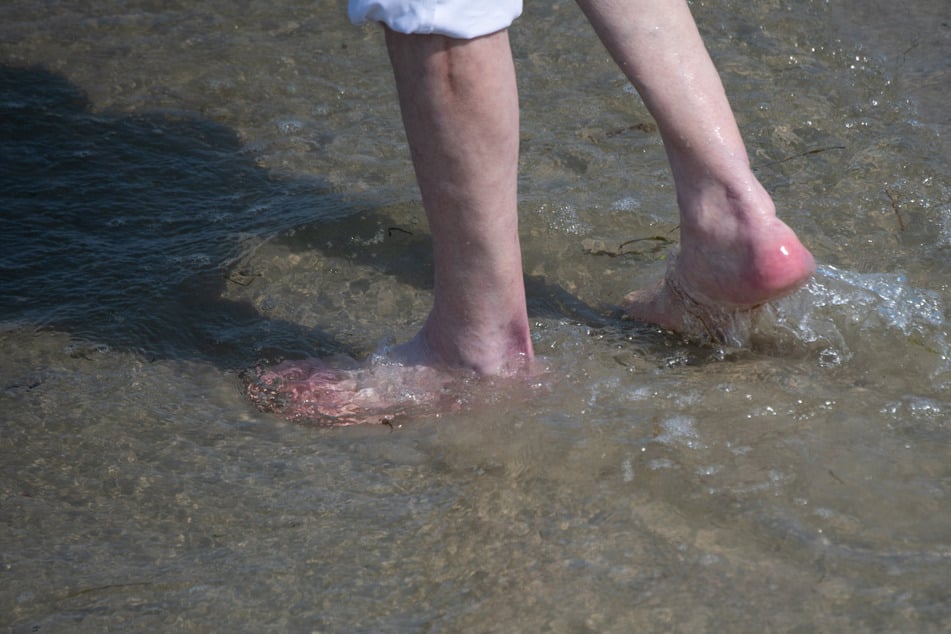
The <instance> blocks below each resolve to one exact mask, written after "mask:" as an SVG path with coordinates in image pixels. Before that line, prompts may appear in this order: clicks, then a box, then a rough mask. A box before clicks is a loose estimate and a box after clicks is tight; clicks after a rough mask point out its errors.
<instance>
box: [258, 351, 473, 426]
mask: <svg viewBox="0 0 951 634" xmlns="http://www.w3.org/2000/svg"><path fill="white" fill-rule="evenodd" d="M242 378H243V379H244V381H245V385H246V390H247V394H248V396H249V397H250V399H251V401H252V403H254V405H255V406H256V407H257V408H258V409H260V410H262V411H266V412H272V413H275V414H277V415H279V416H281V417H283V418H286V419H288V420H293V421H299V422H309V423H313V424H316V425H321V426H342V425H357V424H363V423H373V424H380V423H383V424H391V423H392V421H393V420H394V419H395V418H398V417H402V416H406V415H410V414H423V413H427V412H434V411H452V410H453V409H458V408H459V406H460V403H459V402H458V400H456V401H455V402H454V394H456V393H457V391H456V390H453V389H452V386H453V383H459V382H460V381H461V379H462V377H461V376H453V375H452V374H450V373H447V372H440V371H437V370H436V369H434V368H431V367H426V366H405V365H401V364H399V363H394V362H388V361H382V360H379V359H376V360H370V361H367V362H365V363H357V362H355V361H353V360H352V359H342V358H336V359H333V360H330V361H325V360H321V359H305V360H303V361H285V362H283V363H281V364H279V365H276V366H274V367H259V368H254V369H253V370H248V371H246V372H245V373H244V375H243V377H242Z"/></svg>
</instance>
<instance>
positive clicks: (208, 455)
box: [0, 0, 951, 632]
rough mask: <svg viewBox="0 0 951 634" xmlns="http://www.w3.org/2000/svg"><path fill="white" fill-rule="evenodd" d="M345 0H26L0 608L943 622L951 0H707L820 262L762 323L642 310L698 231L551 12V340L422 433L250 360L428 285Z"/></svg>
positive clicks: (541, 272) (362, 619)
mask: <svg viewBox="0 0 951 634" xmlns="http://www.w3.org/2000/svg"><path fill="white" fill-rule="evenodd" d="M331 4H333V5H334V6H324V5H320V4H318V3H313V2H273V1H271V2H249V3H232V2H224V1H211V2H201V3H188V2H183V3H178V4H175V5H170V4H168V3H152V2H137V3H114V2H108V1H105V0H94V1H92V2H86V3H81V4H77V3H72V2H47V3H6V4H3V5H2V6H0V209H2V211H0V275H2V278H0V320H2V322H0V358H2V360H3V362H2V366H0V388H2V392H0V394H2V396H0V399H2V400H0V412H2V413H0V421H2V422H0V470H2V471H0V473H2V476H0V626H3V627H5V628H7V629H9V630H11V631H14V632H21V631H22V632H26V631H70V632H72V631H103V630H106V629H119V630H136V631H157V630H166V631H255V632H257V631H328V632H329V631H341V632H383V631H386V632H393V631H397V632H414V631H445V632H449V631H495V632H532V631H553V632H569V631H598V632H602V631H605V632H608V631H610V632H632V631H638V632H648V631H658V632H661V631H663V632H671V631H682V632H702V631H725V632H731V631H733V632H738V631H792V630H797V631H827V632H843V631H850V632H851V631H860V632H861V631H902V632H938V631H947V630H949V629H951V591H949V588H951V507H949V504H951V501H949V498H948V489H949V485H951V467H949V465H951V398H949V396H948V389H949V386H951V362H949V354H951V339H949V334H948V323H949V322H948V308H947V307H948V305H949V301H951V289H949V285H948V280H949V274H951V202H949V201H951V191H949V190H951V187H949V182H951V181H949V175H951V170H949V167H948V164H949V158H951V151H949V143H948V134H949V123H951V120H949V118H948V111H947V106H946V103H947V89H948V86H949V79H951V67H949V66H948V60H949V59H951V46H949V42H951V27H949V24H951V11H949V8H948V5H947V3H946V2H943V0H922V1H920V2H913V3H902V4H900V5H895V7H894V8H893V6H892V5H891V4H887V3H884V2H848V3H845V4H836V3H832V6H830V5H827V4H825V3H811V2H802V1H799V2H792V3H790V2H785V3H778V2H760V3H744V2H730V3H705V2H697V3H695V4H694V9H695V12H696V15H697V18H698V21H699V22H700V24H701V25H702V30H703V32H704V34H705V36H706V37H707V41H708V45H709V47H710V49H711V51H712V53H713V55H714V58H715V59H716V61H717V64H718V66H719V67H720V69H721V71H722V74H723V78H724V82H725V84H726V85H727V89H728V92H729V93H730V95H731V100H732V102H733V104H734V107H735V109H736V111H737V115H738V118H739V120H740V124H741V127H742V129H743V130H744V134H745V137H746V139H747V144H748V147H749V151H750V155H751V158H752V160H753V163H754V166H755V169H756V170H757V174H758V175H759V177H760V179H761V180H762V181H763V183H764V184H765V185H766V187H767V189H769V190H770V192H771V193H772V194H773V195H774V197H775V199H776V202H777V205H778V207H779V209H780V213H781V215H782V217H783V218H784V219H785V220H786V221H787V222H788V223H789V224H790V225H792V226H793V227H794V228H795V229H796V230H797V231H798V232H799V233H800V235H801V237H802V238H803V241H804V242H805V243H806V244H807V245H808V246H809V247H810V248H811V249H812V250H813V251H814V253H815V254H816V256H817V260H818V261H819V262H820V264H821V266H820V269H819V271H818V273H817V275H816V277H815V279H814V280H813V281H812V282H811V283H810V284H809V285H808V286H807V287H806V288H805V289H803V290H802V291H801V292H800V293H798V294H796V295H794V296H792V297H790V298H787V299H785V300H782V301H780V302H777V303H776V304H774V305H771V306H769V307H767V309H766V310H765V311H764V312H763V313H762V314H761V315H760V316H759V317H758V318H757V320H756V321H755V322H754V323H752V324H751V325H750V327H751V333H750V339H749V343H748V344H747V345H744V346H742V347H738V348H733V347H712V346H697V345H693V344H690V343H686V342H683V341H680V340H679V339H677V338H675V337H671V336H668V335H665V334H663V333H661V332H658V331H656V330H655V329H653V328H650V327H648V326H644V325H640V324H634V323H629V322H624V321H621V320H620V319H619V318H618V309H617V305H618V302H619V300H620V298H621V297H622V296H623V294H624V293H625V292H627V291H628V290H630V289H631V288H633V287H634V286H638V285H642V284H645V283H647V282H648V281H650V280H653V279H655V278H656V277H657V276H658V275H660V274H661V273H662V272H663V267H664V254H665V252H666V249H667V247H668V246H669V245H670V244H671V243H672V242H675V241H676V230H675V229H676V224H677V219H676V207H675V204H674V200H673V198H674V196H673V191H672V186H671V182H670V180H669V176H668V173H667V168H666V164H665V159H664V155H663V150H662V147H661V145H660V140H659V137H658V135H657V133H656V131H655V130H654V128H653V127H652V126H651V125H650V119H649V117H648V116H647V114H646V112H645V111H644V109H643V107H642V105H641V104H640V102H639V101H638V100H637V98H636V96H635V95H634V94H633V93H632V92H631V90H630V89H629V88H627V87H626V85H625V83H624V81H623V80H622V78H621V76H620V75H619V73H618V72H617V70H616V69H615V67H614V66H613V65H612V64H611V62H610V61H609V60H608V58H607V55H606V54H605V53H604V51H603V50H602V49H601V47H600V44H599V43H598V42H597V40H596V39H595V38H594V37H593V35H592V34H591V32H590V29H589V28H588V27H587V25H586V23H585V22H584V20H583V18H582V17H581V15H580V12H579V11H578V10H577V9H576V8H575V7H574V5H572V4H570V3H562V2H556V3H550V2H529V3H528V6H527V7H526V16H525V17H523V18H522V19H521V20H520V21H519V23H518V24H517V26H516V28H514V29H513V30H512V42H513V48H514V51H515V55H516V60H517V65H518V71H519V82H520V87H521V98H522V118H523V130H522V172H521V183H520V186H521V202H520V213H521V228H522V237H523V246H524V250H525V268H526V276H527V278H526V279H527V286H528V293H529V301H530V308H531V317H532V321H533V328H534V336H535V346H536V350H537V352H538V353H539V355H541V356H542V357H544V359H545V363H546V364H547V366H548V368H549V372H548V373H547V374H545V375H543V376H540V377H535V378H533V379H531V380H528V381H526V382H524V383H519V384H518V385H516V386H512V385H505V384H502V385H495V384H493V382H491V381H488V382H482V383H480V382H476V383H473V384H472V385H470V386H468V388H467V389H469V390H470V393H469V394H468V395H467V396H468V400H469V402H472V403H479V406H478V407H473V408H470V409H469V410H468V411H465V412H460V413H447V414H443V415H441V416H439V417H429V418H423V419H417V420H408V421H405V422H404V423H403V424H402V426H401V427H399V428H398V429H395V430H391V429H390V428H389V427H387V426H384V425H374V426H364V427H356V428H348V429H335V430H324V429H317V428H314V427H309V426H306V425H300V424H291V423H287V422H283V421H281V420H279V419H277V418H275V417H272V416H269V415H266V414H262V413H259V412H257V411H256V410H254V409H253V408H252V407H251V406H250V405H249V403H248V402H247V401H246V400H245V398H244V397H243V395H242V393H241V390H240V381H239V379H238V374H239V372H240V371H241V370H242V369H243V368H247V367H249V366H251V365H253V364H255V363H258V362H259V361H261V360H264V361H274V360H277V359H280V358H286V357H291V358H295V357H303V356H308V355H316V356H322V355H330V354H348V355H351V356H356V357H360V356H364V355H366V354H369V353H371V352H373V351H374V350H375V349H377V348H378V347H379V346H380V345H383V344H385V342H387V341H394V340H395V341H399V340H402V339H405V338H406V337H408V336H411V335H412V334H413V333H414V331H415V328H416V326H417V325H418V323H419V321H420V320H421V319H422V317H423V316H424V315H425V313H426V310H427V308H428V305H429V301H430V289H431V287H430V278H431V270H430V260H429V255H428V245H427V230H426V226H425V222H424V220H423V219H422V215H421V212H420V209H419V203H418V197H417V193H416V190H415V188H414V184H413V179H412V170H411V168H410V166H409V164H408V162H407V152H406V148H405V144H404V139H403V136H402V130H401V127H400V123H399V113H398V110H397V107H396V102H395V97H394V93H393V85H392V79H391V77H390V73H389V68H388V64H387V61H386V57H385V52H384V50H383V46H382V42H381V37H380V34H379V32H378V31H377V29H374V28H367V29H357V28H353V27H351V26H349V25H348V24H347V23H346V21H345V19H344V17H343V6H342V4H341V3H331ZM645 238H646V239H645Z"/></svg>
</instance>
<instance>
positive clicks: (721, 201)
mask: <svg viewBox="0 0 951 634" xmlns="http://www.w3.org/2000/svg"><path fill="white" fill-rule="evenodd" d="M751 182H752V184H751V185H749V186H747V187H746V188H744V189H742V190H740V192H741V193H739V194H736V193H733V192H729V191H727V190H725V189H723V188H717V187H710V188H708V189H709V190H710V191H704V192H699V191H698V192H695V193H694V194H695V195H693V196H691V195H689V194H688V195H683V194H682V195H681V196H680V198H679V202H680V204H681V209H684V207H685V206H687V208H688V209H692V210H697V209H699V210H701V211H699V212H695V211H688V212H687V213H685V214H683V217H684V221H683V224H682V225H681V247H680V249H679V251H674V252H672V253H671V255H670V258H669V260H668V266H667V273H666V275H665V276H664V279H663V280H661V281H660V282H659V283H658V284H657V285H656V286H655V287H654V288H651V289H646V290H638V291H634V292H632V293H630V294H628V295H627V296H626V297H625V300H624V309H625V312H626V313H627V317H629V318H631V319H636V320H639V321H646V322H650V323H654V324H657V325H659V326H662V327H664V328H667V329H669V330H673V331H675V332H680V333H683V334H685V335H687V336H690V337H696V338H699V339H701V340H705V341H720V342H723V341H726V342H729V343H734V344H740V343H743V342H742V341H736V339H737V337H736V336H735V333H734V332H733V331H734V330H735V329H736V328H737V323H738V320H740V321H742V319H743V317H744V316H746V320H747V321H748V316H749V314H751V313H752V311H754V310H755V309H756V308H758V307H759V306H761V305H762V304H764V303H766V302H768V301H770V300H774V299H778V298H780V297H783V296H785V295H788V294H790V293H792V292H794V291H796V290H797V289H798V288H800V287H801V286H802V285H803V284H805V283H806V282H807V281H808V280H809V278H810V277H811V276H812V274H813V272H814V271H815V261H814V260H813V257H812V254H811V253H809V251H808V250H807V249H806V248H805V247H804V246H803V245H802V243H801V242H800V241H799V238H797V237H796V234H795V233H794V232H793V230H792V229H790V228H789V227H788V226H787V225H786V224H785V223H783V222H782V221H781V220H779V219H778V218H777V217H776V215H775V208H774V207H773V203H772V201H771V200H770V199H769V196H768V195H767V194H766V192H765V191H764V190H763V189H762V187H761V186H760V185H759V183H757V182H755V179H754V180H753V181H751ZM694 206H695V207H694Z"/></svg>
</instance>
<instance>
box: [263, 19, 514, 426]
mask: <svg viewBox="0 0 951 634" xmlns="http://www.w3.org/2000/svg"><path fill="white" fill-rule="evenodd" d="M386 41H387V48H388V50H389V53H390V59H391V61H392V65H393V70H394V74H395V76H396V84H397V90H398V93H399V100H400V109H401V111H402V114H403V122H404V125H405V129H406V136H407V139H408V141H409V146H410V153H411V156H412V160H413V165H414V167H415V170H416V176H417V181H418V183H419V188H420V192H421V194H422V199H423V206H424V207H425V209H426V215H427V217H428V219H429V224H430V230H431V232H432V238H433V259H434V270H435V280H434V282H435V285H434V290H433V308H432V311H431V312H430V314H429V316H428V318H427V319H426V321H425V323H424V324H423V326H422V328H421V329H420V331H419V333H418V334H417V335H416V337H415V338H414V339H412V340H411V341H409V342H408V343H405V344H403V345H401V346H398V347H396V348H395V349H393V350H392V351H390V354H389V355H388V359H386V360H385V361H384V362H383V363H375V364H373V363H369V364H362V365H361V364H355V365H350V366H341V365H340V364H333V363H330V364H328V363H326V362H324V361H321V360H314V359H311V360H307V361H302V362H298V361H291V362H286V363H284V364H281V365H279V366H277V367H275V368H273V369H267V370H261V371H258V372H257V373H254V374H253V375H252V376H250V377H249V382H248V393H249V395H250V396H251V398H252V399H253V400H254V401H255V402H256V403H257V404H258V407H260V408H261V409H265V410H270V411H275V412H278V413H281V414H282V415H284V416H286V417H288V418H293V419H311V420H319V419H326V420H327V422H329V423H330V424H338V425H339V424H353V423H361V422H379V421H380V420H381V419H383V420H386V419H388V418H389V416H391V415H393V414H396V413H399V412H401V411H404V410H407V409H412V410H417V409H419V408H420V407H423V408H425V407H427V406H433V407H442V406H443V405H444V403H443V404H441V400H440V399H442V398H443V397H444V396H446V395H445V394H444V393H443V392H444V389H443V388H444V385H445V383H446V381H448V380H450V378H451V377H452V376H453V375H454V374H455V371H458V370H468V371H474V372H476V373H478V374H483V375H495V374H508V373H514V372H516V371H517V370H519V369H521V368H523V367H525V366H526V365H527V364H529V363H530V362H531V360H532V344H531V337H530V334H529V327H528V315H527V310H526V305H525V289H524V282H523V279H522V263H521V251H520V248H519V239H518V215H517V207H516V203H517V196H516V193H517V192H516V186H517V182H518V173H517V170H518V125H519V120H518V94H517V92H516V84H515V69H514V65H513V62H512V55H511V51H510V49H509V44H508V35H507V33H506V32H505V31H499V32H496V33H494V34H491V35H486V36H483V37H478V38H475V39H471V40H458V39H452V38H448V37H444V36H441V35H404V34H400V33H397V32H395V31H391V30H387V32H386Z"/></svg>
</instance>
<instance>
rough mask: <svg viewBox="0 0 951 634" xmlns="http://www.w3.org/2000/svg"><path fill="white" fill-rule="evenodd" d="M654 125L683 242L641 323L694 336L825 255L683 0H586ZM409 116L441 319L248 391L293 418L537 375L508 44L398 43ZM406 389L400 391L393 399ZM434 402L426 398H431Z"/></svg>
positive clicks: (397, 37) (362, 410) (346, 416)
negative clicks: (750, 149) (751, 135)
mask: <svg viewBox="0 0 951 634" xmlns="http://www.w3.org/2000/svg"><path fill="white" fill-rule="evenodd" d="M579 5H581V7H582V9H583V10H584V11H585V13H586V15H587V16H588V19H589V20H590V22H591V23H592V25H593V26H594V28H595V30H596V31H597V33H598V35H599V37H600V38H601V40H602V41H603V42H604V44H605V46H606V47H607V49H608V51H609V52H610V53H611V55H612V56H613V57H614V59H615V61H616V62H617V63H618V66H619V67H620V68H621V69H622V71H623V72H624V73H625V74H626V75H627V77H628V78H629V79H630V81H631V82H632V83H633V84H634V86H635V87H636V88H637V90H638V92H639V94H640V95H641V97H642V98H643V100H644V103H645V104H646V105H647V107H648V109H649V110H650V112H651V113H652V115H653V116H654V118H655V119H656V120H657V123H658V127H659V128H660V131H661V135H662V137H663V139H664V147H665V149H666V151H667V156H668V159H669V161H670V165H671V169H672V172H673V176H674V181H675V183H676V188H677V201H678V205H679V208H680V230H681V244H680V250H679V254H677V255H676V257H673V258H671V261H670V266H669V267H668V271H667V275H666V277H665V279H664V280H662V281H661V282H660V283H658V284H657V285H656V286H655V287H654V288H651V289H648V290H639V291H634V292H632V293H630V294H629V295H627V297H626V298H625V303H624V306H625V309H626V312H627V314H628V316H629V317H631V318H633V319H638V320H641V321H645V322H650V323H655V324H658V325H660V326H663V327H664V328H668V329H670V330H674V331H680V332H686V334H688V335H703V334H704V333H703V332H695V331H693V330H694V329H695V327H696V324H697V323H698V321H699V322H700V323H701V325H702V326H703V330H705V331H706V333H707V334H710V333H716V332H717V331H718V326H717V322H718V321H719V320H720V319H721V318H726V317H728V316H729V315H731V314H735V313H737V312H743V311H749V310H752V309H754V308H755V307H757V306H759V305H761V304H763V303H764V302H767V301H770V300H771V299H776V298H778V297H781V296H783V295H786V294H788V293H791V292H793V291H794V290H796V289H797V288H799V287H800V286H801V285H802V284H804V283H805V282H806V281H807V280H808V279H809V277H810V276H811V275H812V273H813V271H814V269H815V263H814V262H813V259H812V255H811V254H810V253H809V252H808V251H807V250H806V248H805V247H804V246H803V245H802V244H801V243H800V242H799V239H798V238H797V237H796V235H795V233H794V232H793V231H792V230H791V229H790V228H789V227H788V226H787V225H785V224H784V223H783V222H782V221H780V220H779V219H778V218H777V217H776V211H775V208H774V206H773V202H772V200H770V197H769V195H768V194H767V193H766V191H765V190H764V189H763V188H762V186H761V185H760V184H759V182H758V181H757V180H756V178H755V177H754V176H753V174H752V172H751V170H750V166H749V161H748V159H747V155H746V150H745V147H744V145H743V141H742V138H741V137H740V133H739V130H738V128H737V126H736V122H735V120H734V118H733V113H732V111H731V109H730V105H729V102H728V101H727V98H726V94H725V93H724V90H723V86H722V84H721V83H720V79H719V76H718V75H717V72H716V69H715V68H714V66H713V63H712V62H711V60H710V57H709V55H708V54H707V51H706V49H705V48H704V45H703V42H702V40H701V39H700V35H699V33H698V32H697V28H696V25H695V24H694V22H693V18H692V17H691V15H690V11H689V9H688V8H687V5H686V3H685V2H683V1H682V0H627V1H626V2H625V1H623V0H610V1H609V0H579ZM386 41H387V48H388V50H389V54H390V60H391V62H392V65H393V70H394V74H395V77H396V84H397V90H398V93H399V98H400V109H401V112H402V114H403V123H404V127H405V129H406V135H407V140H408V141H409V146H410V153H411V156H412V159H413V166H414V168H415V171H416V177H417V181H418V183H419V188H420V193H421V195H422V200H423V206H424V208H425V210H426V216H427V219H428V220H429V224H430V229H431V231H432V236H433V249H434V270H435V285H434V293H433V309H432V311H431V312H430V314H429V317H428V318H427V319H426V321H425V323H424V324H423V326H422V328H421V329H420V331H419V333H418V334H417V335H416V337H415V338H414V339H412V340H411V341H409V342H407V343H405V344H403V345H402V346H400V347H398V348H396V349H394V350H393V352H392V354H391V355H390V358H389V362H388V363H386V364H383V365H379V364H378V365H365V366H363V367H358V368H349V369H329V368H328V366H327V365H326V364H324V363H322V362H317V361H310V362H304V363H297V364H294V363H291V364H284V365H282V366H278V367H277V368H275V369H274V370H268V371H264V372H261V373H259V374H258V376H257V377H256V378H255V379H253V380H252V381H251V382H250V385H249V388H248V391H249V394H251V396H252V398H254V399H255V401H256V402H257V403H258V405H259V406H260V407H261V408H262V409H270V410H276V411H280V412H284V413H285V415H288V416H289V417H291V418H295V417H296V418H302V417H303V418H306V417H311V418H314V417H331V419H336V420H338V421H339V422H341V423H352V422H364V421H365V422H379V420H380V416H381V414H382V415H386V413H387V412H394V411H401V408H402V407H403V405H410V406H412V407H413V408H416V407H417V406H419V405H420V404H422V403H425V402H427V400H428V401H429V403H430V404H431V405H432V406H433V407H434V408H436V409H438V408H439V407H440V405H439V402H440V400H441V398H442V396H443V395H444V394H445V393H446V389H447V388H446V386H447V385H448V384H450V383H451V382H452V380H454V379H453V377H458V376H459V371H460V370H464V371H468V372H470V373H474V374H476V375H511V374H515V373H523V372H525V371H526V369H529V368H531V366H532V358H533V353H532V346H531V338H530V333H529V328H528V316H527V311H526V303H525V290H524V286H523V281H522V266H521V251H520V248H519V240H518V214H517V191H516V182H517V167H518V95H517V92H516V84H515V71H514V66H513V63H512V57H511V51H510V49H509V44H508V35H507V32H506V31H500V32H498V33H494V34H491V35H487V36H485V37H480V38H476V39H473V40H465V41H462V40H453V39H450V38H446V37H443V36H439V35H403V34H399V33H395V32H393V31H390V30H387V31H386ZM394 386H398V387H396V388H394ZM427 394H428V395H430V396H431V398H427V396H426V395H427Z"/></svg>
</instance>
